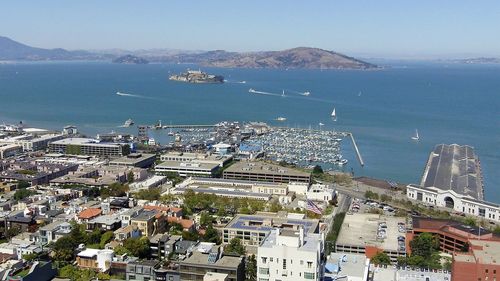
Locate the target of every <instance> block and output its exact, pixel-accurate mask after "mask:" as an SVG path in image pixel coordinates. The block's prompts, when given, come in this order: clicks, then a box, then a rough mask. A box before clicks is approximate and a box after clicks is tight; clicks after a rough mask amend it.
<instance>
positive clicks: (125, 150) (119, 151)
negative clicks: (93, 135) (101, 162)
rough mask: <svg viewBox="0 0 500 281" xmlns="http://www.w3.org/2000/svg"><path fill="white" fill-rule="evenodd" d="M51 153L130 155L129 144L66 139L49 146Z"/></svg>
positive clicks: (103, 155) (88, 139) (86, 139)
mask: <svg viewBox="0 0 500 281" xmlns="http://www.w3.org/2000/svg"><path fill="white" fill-rule="evenodd" d="M49 151H50V153H63V154H72V155H98V156H101V157H121V156H124V155H128V154H129V153H130V146H129V144H127V143H108V142H99V141H98V140H95V139H90V138H66V139H62V140H58V141H53V142H51V143H50V144H49Z"/></svg>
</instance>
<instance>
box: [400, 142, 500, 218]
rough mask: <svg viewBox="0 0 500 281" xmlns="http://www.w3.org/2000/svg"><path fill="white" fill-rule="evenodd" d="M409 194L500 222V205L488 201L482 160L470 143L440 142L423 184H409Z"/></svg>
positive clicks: (419, 199) (424, 174) (425, 172)
mask: <svg viewBox="0 0 500 281" xmlns="http://www.w3.org/2000/svg"><path fill="white" fill-rule="evenodd" d="M406 196H407V197H408V198H409V199H411V200H415V201H419V202H422V203H424V204H426V205H429V206H438V207H446V208H449V209H452V210H453V211H455V212H459V213H464V214H468V215H473V216H478V217H481V218H484V219H488V220H493V221H497V222H498V221H500V206H499V205H498V204H495V203H490V202H486V201H484V186H483V179H482V175H481V166H480V161H479V159H478V157H477V156H476V155H475V153H474V149H473V148H472V147H470V146H468V145H458V144H451V145H447V144H440V145H437V146H436V147H435V148H434V150H433V151H432V152H431V153H430V155H429V160H428V161H427V165H426V166H425V169H424V173H423V176H422V180H421V182H420V185H414V184H410V185H408V186H407V189H406Z"/></svg>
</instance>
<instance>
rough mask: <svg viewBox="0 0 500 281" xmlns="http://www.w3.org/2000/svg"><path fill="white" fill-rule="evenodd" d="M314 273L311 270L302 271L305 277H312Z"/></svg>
mask: <svg viewBox="0 0 500 281" xmlns="http://www.w3.org/2000/svg"><path fill="white" fill-rule="evenodd" d="M314 275H315V274H314V273H312V272H304V278H305V279H314Z"/></svg>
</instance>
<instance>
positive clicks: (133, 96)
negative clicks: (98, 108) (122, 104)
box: [116, 92, 146, 98]
mask: <svg viewBox="0 0 500 281" xmlns="http://www.w3.org/2000/svg"><path fill="white" fill-rule="evenodd" d="M116 94H117V95H119V96H122V97H132V98H146V97H145V96H141V95H134V94H127V93H122V92H116Z"/></svg>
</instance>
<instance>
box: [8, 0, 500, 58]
mask: <svg viewBox="0 0 500 281" xmlns="http://www.w3.org/2000/svg"><path fill="white" fill-rule="evenodd" d="M0 35H2V36H7V37H10V38H12V39H14V40H17V41H20V42H23V43H26V44H28V45H32V46H38V47H44V48H55V47H62V48H67V49H107V48H123V49H143V48H145V49H149V48H174V49H190V50H212V49H225V50H231V51H255V50H280V49H286V48H292V47H297V46H311V47H319V48H324V49H329V50H336V51H339V52H343V53H346V54H351V55H364V56H380V57H432V56H442V57H446V56H457V55H458V56H460V55H484V56H500V1H498V0H491V1H490V0H471V1H462V0H449V1H445V0H418V1H405V0H393V1H386V0H366V1H357V0H345V1H334V0H326V1H313V0H310V1H305V0H304V1H293V0H288V1H285V0H265V1H260V0H251V1H236V0H233V1H229V0H228V1H222V0H215V1H195V0H194V1H176V0H157V1H155V0H150V1H146V0H142V1H140V0H135V1H132V0H85V1H83V0H80V1H76V0H75V1H67V0H57V1H56V0H43V1H42V0H33V1H25V0H12V1H8V0H1V1H0Z"/></svg>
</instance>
